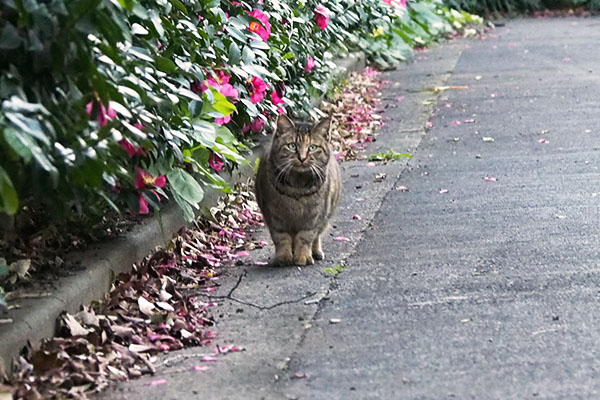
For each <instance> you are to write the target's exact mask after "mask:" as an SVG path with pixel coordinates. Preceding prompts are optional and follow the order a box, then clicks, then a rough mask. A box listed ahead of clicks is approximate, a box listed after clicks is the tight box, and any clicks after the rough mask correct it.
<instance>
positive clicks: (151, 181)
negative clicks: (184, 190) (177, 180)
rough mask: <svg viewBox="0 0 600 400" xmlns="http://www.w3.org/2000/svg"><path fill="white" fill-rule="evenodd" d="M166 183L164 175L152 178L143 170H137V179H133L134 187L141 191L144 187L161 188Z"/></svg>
mask: <svg viewBox="0 0 600 400" xmlns="http://www.w3.org/2000/svg"><path fill="white" fill-rule="evenodd" d="M166 183H167V178H166V177H165V176H164V175H160V176H152V175H150V173H149V172H148V171H146V170H144V169H141V168H137V177H136V179H135V187H136V188H138V189H143V188H145V187H146V186H155V187H158V188H162V187H164V186H165V184H166Z"/></svg>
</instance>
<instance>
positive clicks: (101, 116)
mask: <svg viewBox="0 0 600 400" xmlns="http://www.w3.org/2000/svg"><path fill="white" fill-rule="evenodd" d="M94 103H97V104H98V110H96V120H97V121H98V124H99V125H100V126H101V127H102V126H105V125H106V124H108V120H109V119H113V118H115V117H116V116H117V113H116V112H115V110H113V109H112V107H111V106H110V101H109V102H108V109H107V108H106V107H104V103H102V101H100V100H96V101H94V100H92V101H90V102H89V103H87V104H86V105H85V112H86V113H87V115H89V116H90V117H91V116H92V113H93V112H94Z"/></svg>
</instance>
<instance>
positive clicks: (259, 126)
mask: <svg viewBox="0 0 600 400" xmlns="http://www.w3.org/2000/svg"><path fill="white" fill-rule="evenodd" d="M264 128H265V120H264V119H262V118H260V117H256V118H254V121H252V123H251V124H250V129H251V130H252V132H260V131H262V130H263V129H264Z"/></svg>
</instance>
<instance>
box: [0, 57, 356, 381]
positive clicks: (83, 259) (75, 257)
mask: <svg viewBox="0 0 600 400" xmlns="http://www.w3.org/2000/svg"><path fill="white" fill-rule="evenodd" d="M365 63H366V60H365V56H364V54H363V53H351V54H349V55H348V56H347V57H345V58H342V59H340V60H337V61H336V65H337V66H338V69H337V70H336V71H335V72H334V74H333V78H332V82H334V81H336V80H338V79H340V78H341V77H343V76H345V75H347V74H348V73H350V72H352V71H358V70H362V69H363V68H364V67H365ZM321 100H322V99H320V98H319V99H313V101H311V104H313V105H314V106H317V105H319V104H320V102H321ZM261 139H263V140H260V141H259V142H260V144H259V146H257V147H256V148H255V149H254V151H253V153H252V155H251V156H250V157H249V158H248V159H249V161H250V163H249V164H248V165H246V166H244V167H242V168H240V169H239V170H238V171H236V172H235V173H234V174H233V176H229V177H226V178H229V179H228V181H229V182H230V183H231V184H234V183H235V182H241V181H244V180H247V179H248V178H251V177H253V176H254V170H253V168H252V166H253V165H254V160H255V159H256V158H257V157H258V156H259V155H260V154H261V152H262V151H263V150H264V147H265V144H266V142H267V141H266V140H264V139H266V137H264V136H263V137H261ZM221 196H222V193H221V192H220V191H218V190H215V189H210V188H207V189H206V192H205V197H204V200H203V205H204V206H207V207H212V206H214V205H216V204H217V202H218V201H219V199H220V197H221ZM183 226H185V219H184V218H183V214H182V212H181V211H180V210H179V208H178V207H176V206H175V205H174V204H170V205H168V206H166V207H165V208H164V209H163V210H162V212H161V214H160V217H155V218H152V219H148V220H147V221H144V222H143V223H141V224H140V225H137V226H135V227H134V228H133V230H132V231H131V232H128V233H127V234H126V235H125V236H124V237H121V238H116V239H114V240H111V241H109V242H106V243H103V244H100V245H96V246H92V247H91V248H89V249H87V250H85V251H83V252H80V253H74V254H71V255H69V257H68V260H69V261H70V262H78V263H79V264H80V265H81V270H80V271H77V272H76V273H75V274H74V275H73V276H69V277H67V278H64V279H60V280H58V281H57V282H55V283H54V285H55V289H54V290H52V291H51V292H50V293H39V296H38V298H29V299H17V300H14V301H12V302H11V303H10V304H11V305H15V304H18V305H19V308H14V309H12V310H10V311H9V313H8V315H3V316H2V317H3V318H11V319H12V320H13V321H14V322H13V323H11V324H5V325H0V337H1V338H2V340H0V368H1V367H2V366H4V368H5V369H6V371H8V372H11V370H12V368H11V361H12V359H13V358H15V357H17V356H18V355H19V354H20V351H21V349H23V347H24V346H26V345H27V343H30V344H32V345H33V346H34V347H36V346H39V343H40V341H41V340H42V339H44V338H47V337H51V336H53V335H54V334H55V330H56V320H57V317H58V316H59V315H60V313H61V312H63V311H67V312H69V313H75V312H77V311H78V310H79V308H80V307H81V305H83V304H89V303H91V302H92V301H94V300H99V299H101V298H102V297H103V296H104V295H105V294H106V293H107V292H108V291H109V290H110V287H111V285H112V283H113V281H114V279H115V277H116V276H117V275H119V274H121V273H124V272H129V271H130V270H131V267H132V264H133V263H135V262H137V261H139V260H141V259H142V258H143V257H145V256H146V255H147V254H148V253H149V252H150V251H151V250H152V249H154V248H155V247H157V246H161V245H165V244H167V243H168V241H169V240H170V239H171V237H172V236H173V234H175V233H176V232H177V231H178V230H179V229H181V228H182V227H183Z"/></svg>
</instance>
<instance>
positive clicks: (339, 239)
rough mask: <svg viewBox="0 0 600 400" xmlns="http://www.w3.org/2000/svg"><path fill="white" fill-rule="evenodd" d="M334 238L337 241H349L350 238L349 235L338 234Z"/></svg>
mask: <svg viewBox="0 0 600 400" xmlns="http://www.w3.org/2000/svg"><path fill="white" fill-rule="evenodd" d="M333 240H335V241H336V242H349V241H350V239H348V238H347V237H344V236H336V237H334V238H333Z"/></svg>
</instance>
